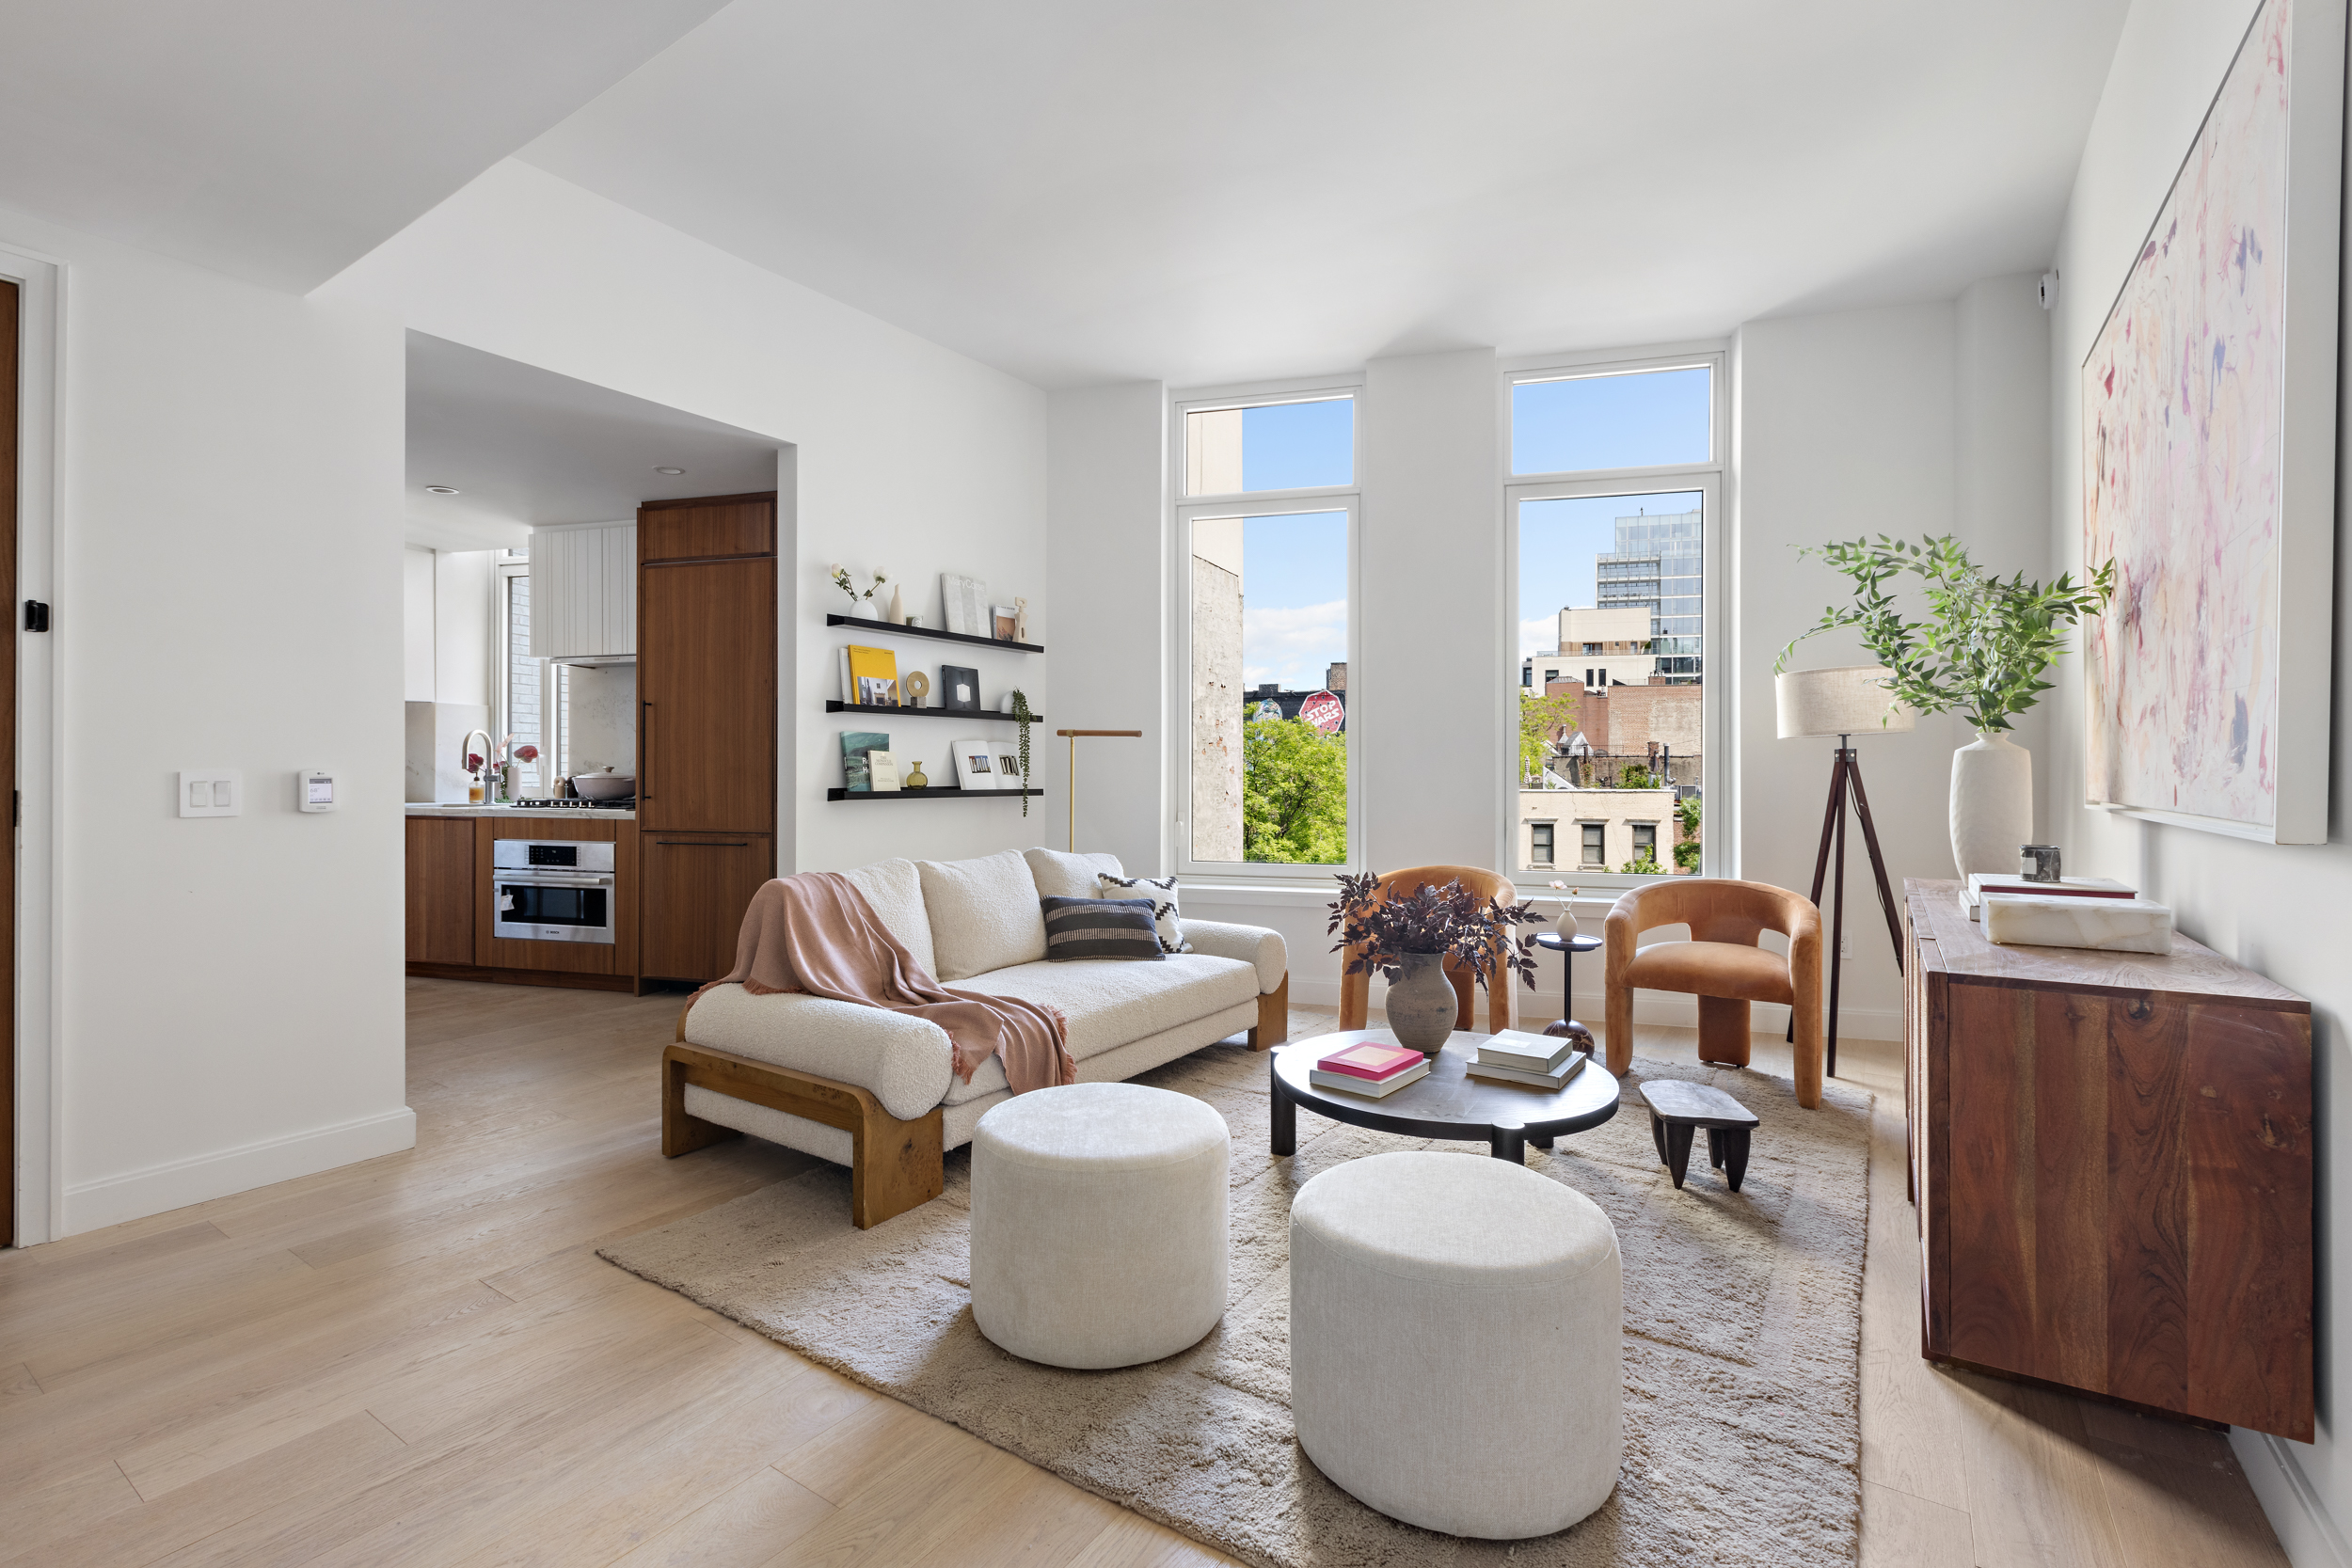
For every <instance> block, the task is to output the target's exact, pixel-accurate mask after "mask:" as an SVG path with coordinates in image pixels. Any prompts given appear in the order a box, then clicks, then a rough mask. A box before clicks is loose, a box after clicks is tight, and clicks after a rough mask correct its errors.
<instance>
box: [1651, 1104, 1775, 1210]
mask: <svg viewBox="0 0 2352 1568" xmlns="http://www.w3.org/2000/svg"><path fill="white" fill-rule="evenodd" d="M1642 1098H1643V1099H1644V1100H1645V1101H1648V1102H1649V1135H1650V1137H1651V1138H1652V1140H1654V1141H1655V1142H1656V1143H1657V1145H1658V1158H1659V1159H1660V1160H1661V1161H1663V1162H1664V1163H1665V1166H1666V1168H1667V1169H1668V1170H1670V1171H1672V1172H1673V1173H1674V1179H1675V1185H1676V1186H1677V1187H1679V1186H1681V1185H1682V1176H1683V1172H1684V1171H1686V1170H1688V1169H1689V1168H1690V1165H1691V1134H1692V1132H1694V1131H1696V1130H1697V1129H1699V1128H1702V1127H1704V1128H1706V1129H1707V1163H1708V1164H1710V1165H1713V1166H1714V1167H1715V1168H1716V1169H1717V1170H1720V1171H1722V1172H1723V1173H1724V1181H1725V1182H1726V1183H1728V1184H1729V1185H1730V1187H1731V1190H1732V1191H1733V1192H1735V1193H1736V1192H1738V1191H1739V1190H1740V1178H1741V1177H1743V1176H1745V1175H1746V1174H1747V1171H1748V1134H1749V1133H1750V1132H1753V1131H1754V1130H1755V1129H1756V1125H1757V1118H1756V1113H1755V1112H1753V1111H1751V1110H1749V1109H1748V1108H1747V1107H1746V1106H1744V1105H1742V1104H1740V1102H1739V1101H1736V1100H1734V1099H1732V1098H1731V1096H1729V1095H1727V1094H1725V1093H1724V1091H1723V1090H1721V1089H1714V1088H1709V1087H1708V1086H1707V1085H1705V1084H1686V1083H1684V1082H1682V1080H1680V1079H1678V1078H1658V1079H1652V1080H1650V1081H1649V1082H1647V1083H1645V1084H1644V1085H1642Z"/></svg>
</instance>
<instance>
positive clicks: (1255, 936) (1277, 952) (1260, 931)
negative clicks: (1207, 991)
mask: <svg viewBox="0 0 2352 1568" xmlns="http://www.w3.org/2000/svg"><path fill="white" fill-rule="evenodd" d="M1184 945H1185V946H1186V947H1187V948H1188V949H1189V950H1190V951H1192V952H1195V953H1206V954H1209V955H1210V956H1211V957H1213V958H1239V959H1240V960H1241V961H1242V962H1244V963H1248V964H1255V965H1257V966H1258V990H1259V993H1260V994H1261V995H1264V996H1272V995H1273V994H1274V993H1275V992H1276V991H1277V990H1280V989H1281V986H1282V982H1283V980H1285V979H1286V978H1288V977H1289V975H1290V969H1291V959H1290V949H1289V947H1288V946H1287V945H1285V944H1284V942H1283V941H1282V933H1281V932H1279V931H1269V930H1267V929H1266V928H1265V927H1263V926H1229V925H1227V924H1226V923H1225V922H1223V921H1221V920H1187V921H1185V922H1184Z"/></svg>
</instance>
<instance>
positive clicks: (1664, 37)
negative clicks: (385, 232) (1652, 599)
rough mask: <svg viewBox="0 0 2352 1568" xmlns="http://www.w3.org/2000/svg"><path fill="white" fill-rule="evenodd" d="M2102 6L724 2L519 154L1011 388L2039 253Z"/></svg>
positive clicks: (1710, 314) (1645, 312)
mask: <svg viewBox="0 0 2352 1568" xmlns="http://www.w3.org/2000/svg"><path fill="white" fill-rule="evenodd" d="M2126 8H2127V5H2126V0H1971V3H1970V4H1967V5H1952V4H1948V3H1945V4H1937V3H1929V0H1809V3H1806V4H1787V3H1784V4H1760V3H1757V0H1681V3H1678V4H1674V5H1628V4H1625V3H1624V0H1608V3H1605V4H1604V3H1600V0H1474V3H1467V4H1464V3H1456V4H1453V5H1436V4H1430V3H1427V0H1290V3H1281V4H1267V3H1266V0H1195V3H1192V4H1186V5H1181V6H1179V5H1169V4H1142V3H1137V0H1028V3H1025V4H1023V5H1021V6H1019V7H1018V8H1008V7H1004V6H973V5H969V4H957V3H949V0H915V3H911V4H892V5H862V6H861V5H841V4H818V3H816V0H735V3H734V4H733V5H730V6H729V7H728V8H726V9H725V10H724V11H723V12H721V13H720V14H718V15H717V16H716V17H714V18H713V19H712V20H711V21H709V22H708V23H707V24H704V25H703V26H701V27H700V28H698V29H696V30H695V31H694V32H693V33H691V35H689V36H688V37H687V38H685V39H684V40H681V41H680V42H678V43H676V44H675V45H673V46H672V47H670V48H669V49H667V50H666V51H664V52H663V53H662V54H661V55H659V56H658V57H656V58H655V59H653V60H652V61H650V62H649V63H648V64H646V65H645V66H644V67H643V68H642V69H640V70H639V71H636V72H635V73H633V74H632V75H630V76H629V77H628V80H626V81H624V82H622V83H621V84H620V85H619V86H617V87H613V88H612V89H611V90H610V91H608V92H606V93H604V94H603V95H602V96H601V97H599V98H598V99H597V100H596V102H595V103H592V104H590V105H589V106H588V107H587V108H585V109H583V110H581V111H580V113H578V114H576V115H574V116H573V117H571V118H570V119H567V120H565V121H564V123H563V124H562V125H560V126H558V127H556V128H555V129H554V130H552V131H550V132H548V134H547V135H544V136H541V137H540V138H539V139H538V140H537V141H535V142H533V143H532V145H531V146H530V147H529V148H528V149H527V150H525V152H524V153H523V154H522V155H523V156H524V157H526V158H527V159H528V160H529V161H531V162H532V163H534V164H537V165H539V166H541V167H543V168H546V169H548V170H549V171H551V172H553V173H556V174H558V175H561V176H563V177H564V178H566V179H569V180H572V181H574V182H578V183H580V184H581V185H585V186H587V187H589V188H591V189H593V190H596V191H598V192H600V193H602V194H604V195H606V196H609V197H611V198H614V199H616V200H619V201H621V202H623V203H625V204H627V205H628V206H630V207H633V208H636V209H638V210H639V211H641V212H644V213H645V214H649V215H651V216H654V217H657V218H660V219H661V220H663V221H665V222H667V223H669V224H671V225H673V226H675V227H676V228H678V229H681V230H687V231H688V232H691V233H692V234H695V235H698V236H700V237H702V238H704V239H707V240H708V241H710V242H712V243H714V244H716V245H721V246H723V247H724V248H725V249H728V250H730V251H733V252H735V253H736V254H738V255H740V256H742V257H744V258H746V259H748V260H750V261H755V262H757V263H759V264H761V265H764V266H767V267H769V268H771V269H772V270H774V271H776V272H779V273H782V274H785V275H787V276H788V277H793V278H796V279H798V280H800V281H802V282H803V283H806V284H809V285H810V286H812V287H814V288H817V289H818V290H820V291H822V292H823V293H828V294H832V295H834V297H836V298H839V299H842V300H845V301H847V302H849V303H850V304H853V305H856V306H859V307H862V308H864V309H867V310H869V311H871V312H873V313H874V314H876V315H878V316H881V317H883V318H885V319H887V320H889V321H892V322H895V323H898V324H899V325H903V326H906V327H908V328H911V329H912V330H914V331H915V332H918V333H920V334H922V335H923V336H925V337H928V338H930V339H933V340H935V341H939V342H942V343H946V344H948V345H950V346H952V347H955V348H958V349H961V350H962V351H963V352H965V353H967V354H970V355H972V356H976V357H977V358H979V359H982V360H985V361H987V362H989V363H992V364H994V365H997V366H1000V367H1002V368H1004V369H1005V370H1008V371H1009V372H1012V373H1014V374H1016V375H1019V376H1021V377H1024V378H1025V379H1027V380H1030V381H1033V382H1036V383H1038V384H1040V385H1041V386H1047V387H1055V386H1065V385H1075V384H1085V383H1090V382H1097V381H1104V380H1111V379H1120V378H1128V377H1162V378H1166V379H1168V380H1170V381H1173V382H1175V383H1178V384H1180V385H1183V384H1200V383H1205V382H1212V381H1223V380H1238V379H1246V378H1252V377H1260V376H1269V375H1278V374H1288V373H1305V372H1315V371H1320V370H1324V369H1330V368H1339V367H1345V366H1352V365H1355V364H1358V363H1360V362H1361V361H1362V360H1363V359H1365V358H1367V357H1369V356H1375V355H1381V354H1394V353H1410V352H1415V351H1422V350H1435V349H1443V348H1450V347H1457V346H1470V345H1492V346H1494V347H1496V348H1498V349H1500V350H1502V352H1503V353H1505V354H1516V353H1523V352H1524V353H1533V352H1543V351H1549V350H1553V349H1564V348H1579V347H1603V346H1612V345H1625V344H1638V343H1646V342H1662V341H1674V340H1685V339H1691V338H1699V337H1712V336H1717V335H1720V334H1722V333H1724V332H1726V331H1728V330H1729V329H1730V328H1731V327H1733V326H1735V325H1738V324H1739V323H1740V322H1742V321H1746V320H1751V319H1754V318H1756V317H1759V316H1764V315H1770V314H1774V313H1785V312H1791V311H1802V310H1808V309H1833V308H1842V307H1851V306H1860V305H1867V304H1874V303H1883V302H1893V301H1899V300H1917V299H1931V298H1940V297H1948V296H1950V295H1952V294H1954V293H1957V292H1958V291H1959V290H1960V289H1961V288H1962V287H1963V286H1964V285H1965V284H1967V283H1968V282H1970V281H1973V280H1974V279H1976V278H1979V277H1987V276H1992V275H1994V274H1999V273H2004V272H2015V271H2028V270H2030V271H2038V270H2040V269H2041V268H2042V266H2044V265H2046V264H2047V261H2048V259H2049V256H2050V253H2051V250H2052V248H2053V245H2054V243H2055V240H2056V237H2057V228H2058V217H2059V214H2060V211H2061V209H2062V207H2063V204H2064V202H2065V199H2066V195H2067V191H2068V188H2069V186H2070V185H2071V183H2072V182H2073V177H2074V166H2075V163H2076V160H2077V159H2078V157H2079V155H2080V152H2081V149H2082V144H2083V138H2084V135H2085V133H2086V131H2087V128H2088V126H2089V124H2090V115H2091V111H2092V109H2093V107H2094V106H2095V104H2096V103H2097V100H2098V95H2099V90H2100V87H2101V86H2102V84H2103V83H2104V81H2105V79H2106V71H2107V66H2108V61H2109V57H2110V55H2112V54H2113V51H2114V46H2115V40H2116V37H2117V34H2118V32H2119V30H2120V29H2121V27H2122V20H2123V15H2124V12H2125V10H2126Z"/></svg>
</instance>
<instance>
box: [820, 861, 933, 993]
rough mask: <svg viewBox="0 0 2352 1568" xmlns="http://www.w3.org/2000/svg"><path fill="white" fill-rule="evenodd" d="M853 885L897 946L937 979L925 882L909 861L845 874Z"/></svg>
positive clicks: (883, 863) (869, 866)
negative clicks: (893, 938)
mask: <svg viewBox="0 0 2352 1568" xmlns="http://www.w3.org/2000/svg"><path fill="white" fill-rule="evenodd" d="M842 875H843V876H845V877H847V878H849V879H850V886H852V887H854V888H856V889H857V890H858V892H860V893H862V894H864V895H866V902H867V903H868V904H871V905H872V906H873V907H874V918H875V919H877V920H879V921H881V922H882V927H883V929H885V930H887V931H888V932H889V933H890V934H891V935H892V936H894V937H897V938H898V945H899V946H901V947H904V948H905V949H906V950H907V951H908V952H910V953H912V954H914V961H915V962H916V963H919V964H921V965H922V966H923V972H924V973H925V974H930V975H932V976H934V977H936V976H937V975H938V974H939V965H938V961H937V960H936V958H934V957H933V956H932V953H931V922H930V915H928V914H926V913H925V912H924V911H923V879H922V876H921V874H920V873H919V872H917V871H916V870H915V869H914V862H913V861H909V860H897V861H876V862H875V863H873V864H872V865H861V866H859V867H858V868H857V869H856V870H855V871H845V872H843V873H842Z"/></svg>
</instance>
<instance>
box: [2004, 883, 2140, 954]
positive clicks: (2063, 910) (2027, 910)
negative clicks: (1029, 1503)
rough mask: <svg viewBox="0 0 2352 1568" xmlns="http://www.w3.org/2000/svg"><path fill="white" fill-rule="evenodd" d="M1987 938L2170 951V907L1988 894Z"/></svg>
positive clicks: (2123, 900) (2129, 901)
mask: <svg viewBox="0 0 2352 1568" xmlns="http://www.w3.org/2000/svg"><path fill="white" fill-rule="evenodd" d="M1983 919H1984V934H1985V938H1986V940H1987V941H1990V942H2008V943H2010V944H2012V945H2015V946H2020V947H2089V948H2093V949H2095V950H2097V951H2099V952H2103V953H2169V952H2171V951H2172V911H2171V909H2170V907H2169V906H2168V905H2164V904H2158V903H2154V902H2152V901H2151V900H2149V899H2146V898H2072V897H2058V898H2031V897H2024V896H2014V895H2008V894H1998V893H1994V894H1987V895H1985V897H1984V900H1983Z"/></svg>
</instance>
